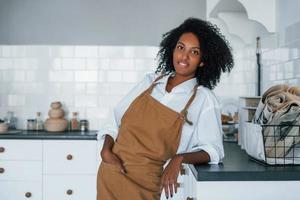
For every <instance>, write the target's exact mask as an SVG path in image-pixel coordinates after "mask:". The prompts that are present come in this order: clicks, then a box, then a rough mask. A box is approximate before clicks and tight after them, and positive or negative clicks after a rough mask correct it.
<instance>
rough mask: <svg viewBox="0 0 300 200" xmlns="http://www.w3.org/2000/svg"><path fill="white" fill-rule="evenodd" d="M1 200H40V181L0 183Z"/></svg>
mask: <svg viewBox="0 0 300 200" xmlns="http://www.w3.org/2000/svg"><path fill="white" fill-rule="evenodd" d="M0 199H1V200H41V199H42V182H41V181H0Z"/></svg>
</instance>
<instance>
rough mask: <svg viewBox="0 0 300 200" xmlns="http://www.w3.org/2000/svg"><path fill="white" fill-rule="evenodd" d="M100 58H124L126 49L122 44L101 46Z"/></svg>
mask: <svg viewBox="0 0 300 200" xmlns="http://www.w3.org/2000/svg"><path fill="white" fill-rule="evenodd" d="M99 57H100V58H124V51H123V49H122V48H121V47H120V46H100V47H99Z"/></svg>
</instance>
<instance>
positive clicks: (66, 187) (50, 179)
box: [43, 175, 97, 200]
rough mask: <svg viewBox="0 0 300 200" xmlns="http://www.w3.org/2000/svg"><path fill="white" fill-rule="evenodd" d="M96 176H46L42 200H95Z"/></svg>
mask: <svg viewBox="0 0 300 200" xmlns="http://www.w3.org/2000/svg"><path fill="white" fill-rule="evenodd" d="M96 178H97V177H96V175H77V176H73V175H64V176H61V175H60V176H57V175H46V176H45V177H44V184H43V191H44V194H43V197H44V198H43V200H65V199H69V200H83V199H84V200H95V199H96Z"/></svg>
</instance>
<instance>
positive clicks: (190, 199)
mask: <svg viewBox="0 0 300 200" xmlns="http://www.w3.org/2000/svg"><path fill="white" fill-rule="evenodd" d="M193 199H194V198H192V197H187V198H186V200H193Z"/></svg>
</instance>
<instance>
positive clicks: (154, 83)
mask: <svg viewBox="0 0 300 200" xmlns="http://www.w3.org/2000/svg"><path fill="white" fill-rule="evenodd" d="M162 77H164V75H163V74H162V75H160V76H158V77H157V78H156V79H155V80H154V81H153V82H152V84H151V85H150V87H149V88H148V89H147V90H146V91H147V92H148V93H149V94H151V93H152V90H153V88H154V86H155V85H156V84H157V83H156V81H158V80H159V79H161V78H162Z"/></svg>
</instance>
